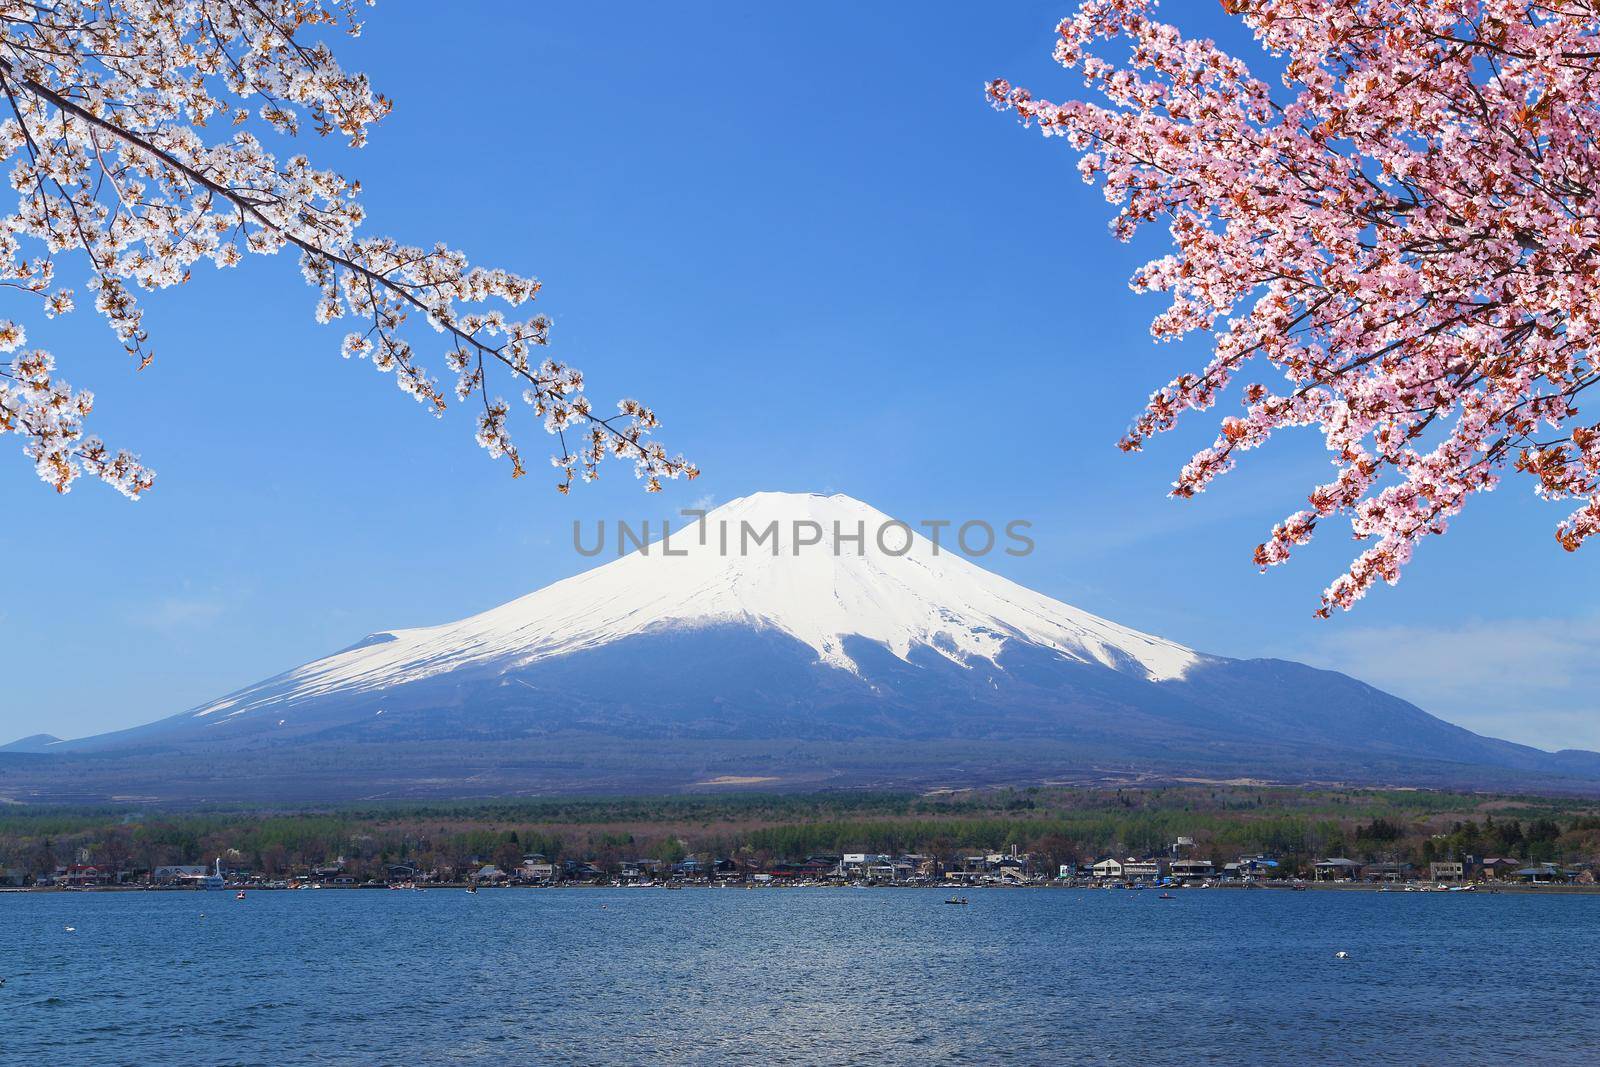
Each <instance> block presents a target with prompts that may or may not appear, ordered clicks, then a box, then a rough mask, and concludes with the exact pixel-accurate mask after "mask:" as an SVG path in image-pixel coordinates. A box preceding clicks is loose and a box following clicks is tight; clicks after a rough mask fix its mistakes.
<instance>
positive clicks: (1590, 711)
mask: <svg viewBox="0 0 1600 1067" xmlns="http://www.w3.org/2000/svg"><path fill="white" fill-rule="evenodd" d="M1597 652H1600V617H1580V618H1571V619H1556V618H1518V619H1473V620H1468V621H1463V622H1459V623H1455V624H1453V625H1445V626H1375V627H1364V628H1362V627H1358V628H1351V629H1345V628H1343V627H1339V628H1337V629H1334V628H1330V629H1329V631H1328V633H1327V634H1326V636H1321V637H1318V638H1317V639H1315V641H1314V642H1313V643H1312V644H1311V645H1310V646H1308V647H1300V648H1297V649H1292V650H1291V649H1285V650H1283V654H1284V655H1286V656H1289V657H1292V658H1294V659H1299V660H1302V661H1303V662H1306V663H1310V664H1313V665H1314V666H1319V667H1331V668H1333V669H1335V670H1339V671H1343V672H1344V673H1346V674H1349V675H1353V676H1354V677H1357V678H1360V679H1361V680H1362V681H1364V682H1369V683H1371V684H1372V685H1375V686H1377V687H1379V688H1380V689H1385V690H1388V691H1389V692H1391V693H1394V694H1395V695H1396V696H1401V697H1404V698H1405V699H1407V700H1410V701H1411V702H1412V703H1414V704H1416V705H1418V706H1419V707H1422V708H1424V709H1425V710H1427V711H1429V712H1432V713H1433V714H1435V715H1438V716H1439V717H1440V718H1443V719H1448V720H1449V721H1451V722H1455V723H1459V724H1460V725H1462V726H1465V727H1467V728H1468V729H1471V730H1476V731H1478V732H1479V733H1485V734H1490V735H1492V736H1495V737H1503V738H1506V739H1507V740H1511V741H1520V742H1522V743H1524V744H1529V745H1537V746H1538V747H1540V748H1549V749H1557V748H1588V749H1596V750H1600V655H1596V653H1597Z"/></svg>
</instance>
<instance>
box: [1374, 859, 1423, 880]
mask: <svg viewBox="0 0 1600 1067" xmlns="http://www.w3.org/2000/svg"><path fill="white" fill-rule="evenodd" d="M1415 873H1416V868H1415V867H1413V866H1412V865H1411V864H1409V863H1393V862H1383V863H1369V864H1367V865H1366V866H1365V867H1363V868H1361V877H1362V878H1365V879H1366V880H1367V881H1369V882H1405V881H1409V880H1410V879H1411V877H1412V875H1413V874H1415Z"/></svg>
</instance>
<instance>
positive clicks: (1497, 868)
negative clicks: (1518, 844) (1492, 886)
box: [1478, 856, 1522, 882]
mask: <svg viewBox="0 0 1600 1067" xmlns="http://www.w3.org/2000/svg"><path fill="white" fill-rule="evenodd" d="M1520 866H1522V864H1521V862H1520V861H1518V860H1514V859H1509V858H1507V857H1505V856H1486V857H1484V860H1483V862H1482V863H1480V864H1478V877H1479V878H1480V879H1483V880H1484V881H1488V882H1493V881H1498V880H1500V879H1502V878H1505V877H1507V876H1509V875H1510V874H1511V872H1512V871H1515V870H1516V869H1517V868H1518V867H1520Z"/></svg>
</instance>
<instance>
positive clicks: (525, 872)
mask: <svg viewBox="0 0 1600 1067" xmlns="http://www.w3.org/2000/svg"><path fill="white" fill-rule="evenodd" d="M517 879H518V880H519V881H522V882H526V883H528V884H530V885H549V884H550V883H552V882H554V881H555V880H556V865H555V864H553V863H550V862H549V861H542V860H531V859H526V860H523V861H522V866H520V867H518V868H517Z"/></svg>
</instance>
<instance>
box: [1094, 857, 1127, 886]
mask: <svg viewBox="0 0 1600 1067" xmlns="http://www.w3.org/2000/svg"><path fill="white" fill-rule="evenodd" d="M1089 869H1090V870H1091V871H1093V872H1094V876H1095V877H1096V878H1099V879H1102V880H1104V881H1121V880H1122V863H1121V861H1120V860H1114V859H1103V860H1101V861H1100V862H1099V863H1097V864H1095V865H1094V866H1093V867H1091V868H1089Z"/></svg>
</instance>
